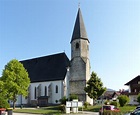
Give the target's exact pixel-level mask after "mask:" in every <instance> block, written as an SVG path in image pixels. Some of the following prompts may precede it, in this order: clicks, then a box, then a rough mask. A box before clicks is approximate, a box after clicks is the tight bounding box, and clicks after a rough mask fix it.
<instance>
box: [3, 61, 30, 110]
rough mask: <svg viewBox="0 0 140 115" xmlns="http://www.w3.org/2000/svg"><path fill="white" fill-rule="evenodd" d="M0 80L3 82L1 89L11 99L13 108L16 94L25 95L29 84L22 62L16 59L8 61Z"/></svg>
mask: <svg viewBox="0 0 140 115" xmlns="http://www.w3.org/2000/svg"><path fill="white" fill-rule="evenodd" d="M1 81H3V82H4V84H3V89H4V90H6V92H7V93H6V96H7V98H8V99H9V100H12V101H13V108H15V102H16V100H17V96H18V95H23V96H27V94H28V92H27V90H28V87H29V84H30V79H29V77H28V73H27V71H26V69H25V68H24V67H23V64H21V63H20V62H19V61H18V60H16V59H13V60H11V61H10V62H8V63H7V65H6V66H5V69H4V70H3V73H2V77H1ZM2 91H3V90H2Z"/></svg>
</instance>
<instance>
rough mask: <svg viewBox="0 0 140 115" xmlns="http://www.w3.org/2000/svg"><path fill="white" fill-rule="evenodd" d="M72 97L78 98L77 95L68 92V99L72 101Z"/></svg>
mask: <svg viewBox="0 0 140 115" xmlns="http://www.w3.org/2000/svg"><path fill="white" fill-rule="evenodd" d="M73 99H78V96H77V95H75V94H70V97H69V100H70V101H72V100H73Z"/></svg>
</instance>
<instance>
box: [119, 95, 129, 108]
mask: <svg viewBox="0 0 140 115" xmlns="http://www.w3.org/2000/svg"><path fill="white" fill-rule="evenodd" d="M118 99H119V104H120V106H121V107H123V106H124V105H126V104H127V103H128V102H129V98H128V96H126V95H120V96H119V97H118Z"/></svg>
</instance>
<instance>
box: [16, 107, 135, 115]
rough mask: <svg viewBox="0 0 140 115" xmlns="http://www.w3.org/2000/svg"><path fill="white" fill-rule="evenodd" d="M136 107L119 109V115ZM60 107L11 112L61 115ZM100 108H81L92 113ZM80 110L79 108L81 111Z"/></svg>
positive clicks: (24, 109)
mask: <svg viewBox="0 0 140 115" xmlns="http://www.w3.org/2000/svg"><path fill="white" fill-rule="evenodd" d="M135 107H136V106H124V107H119V109H120V111H121V113H129V112H131V111H133V110H134V109H135ZM59 108H60V106H50V107H41V108H23V109H15V110H13V112H22V113H32V114H55V115H61V114H62V113H61V111H60V110H59ZM100 108H101V106H98V105H96V106H88V107H87V108H84V107H83V110H84V111H92V112H99V109H100ZM81 110H82V108H79V111H81Z"/></svg>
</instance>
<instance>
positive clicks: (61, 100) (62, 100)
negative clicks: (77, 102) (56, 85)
mask: <svg viewBox="0 0 140 115" xmlns="http://www.w3.org/2000/svg"><path fill="white" fill-rule="evenodd" d="M66 101H68V99H67V98H66V96H64V97H63V98H62V99H60V100H59V102H60V103H61V104H64V105H66Z"/></svg>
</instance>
